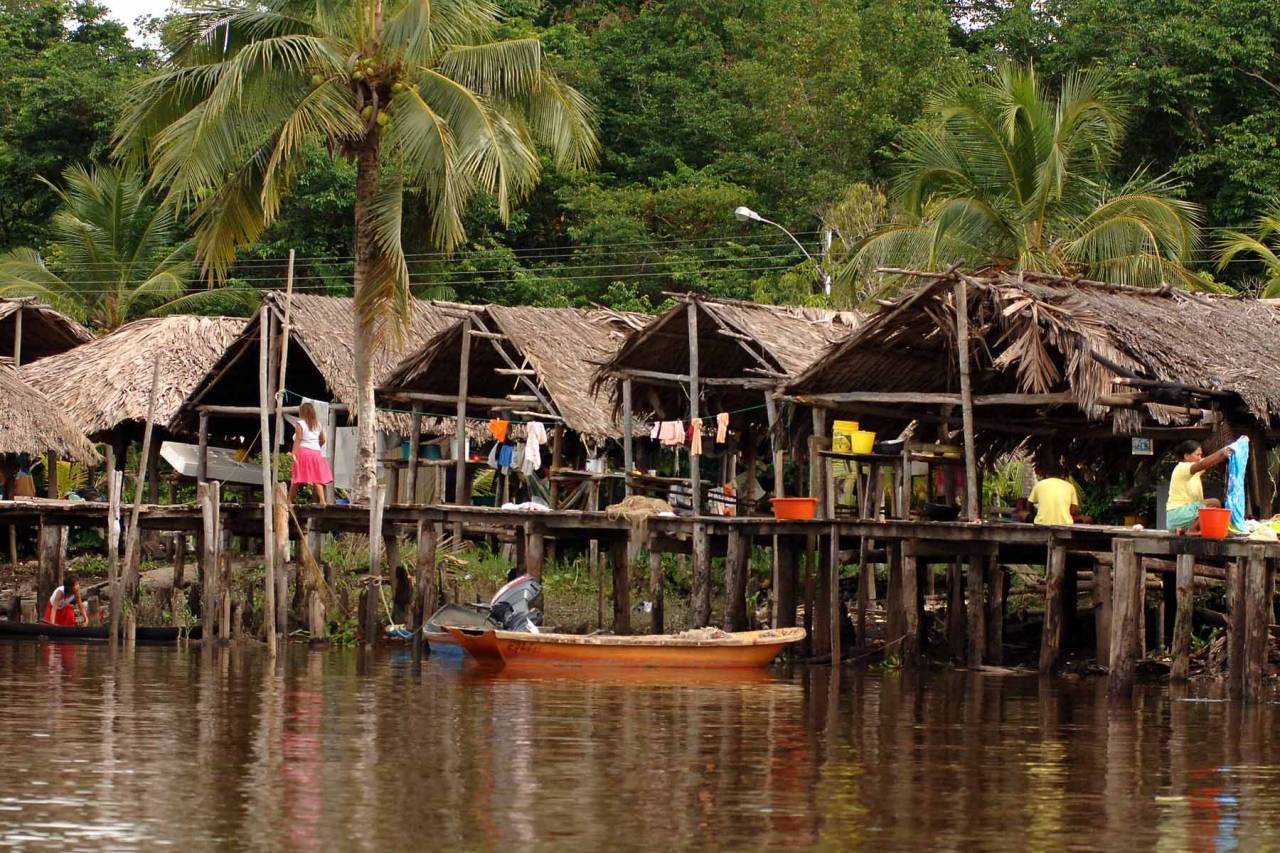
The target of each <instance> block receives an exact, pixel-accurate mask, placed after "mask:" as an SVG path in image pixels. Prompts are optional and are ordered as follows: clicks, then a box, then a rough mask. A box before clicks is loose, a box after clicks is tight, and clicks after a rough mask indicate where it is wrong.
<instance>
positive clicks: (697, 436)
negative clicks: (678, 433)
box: [689, 421, 702, 456]
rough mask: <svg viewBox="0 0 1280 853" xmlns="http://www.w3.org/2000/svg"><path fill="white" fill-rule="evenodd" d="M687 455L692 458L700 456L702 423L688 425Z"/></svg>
mask: <svg viewBox="0 0 1280 853" xmlns="http://www.w3.org/2000/svg"><path fill="white" fill-rule="evenodd" d="M689 453H690V455H692V456H701V455H702V421H694V422H693V423H691V424H689Z"/></svg>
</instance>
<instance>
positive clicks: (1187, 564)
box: [1169, 554, 1196, 681]
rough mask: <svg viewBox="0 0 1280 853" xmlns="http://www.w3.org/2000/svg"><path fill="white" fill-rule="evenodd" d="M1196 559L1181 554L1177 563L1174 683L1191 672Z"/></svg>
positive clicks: (1171, 674) (1184, 678)
mask: <svg viewBox="0 0 1280 853" xmlns="http://www.w3.org/2000/svg"><path fill="white" fill-rule="evenodd" d="M1195 573H1196V558H1195V557H1194V556H1193V555H1191V554H1179V555H1178V562H1177V575H1176V577H1177V615H1176V616H1175V618H1174V621H1173V642H1172V650H1173V667H1172V669H1171V670H1170V673H1169V674H1170V676H1171V677H1172V678H1173V680H1174V681H1185V680H1186V678H1187V676H1188V675H1189V674H1190V672H1191V633H1192V618H1193V616H1194V613H1195Z"/></svg>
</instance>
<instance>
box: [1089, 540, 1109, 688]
mask: <svg viewBox="0 0 1280 853" xmlns="http://www.w3.org/2000/svg"><path fill="white" fill-rule="evenodd" d="M1111 569H1112V564H1111V563H1108V562H1105V561H1102V562H1098V563H1096V564H1095V565H1094V567H1093V596H1094V602H1095V603H1094V610H1093V621H1094V630H1093V633H1094V643H1095V650H1094V661H1095V662H1096V663H1098V664H1109V663H1110V661H1111Z"/></svg>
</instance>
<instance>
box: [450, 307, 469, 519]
mask: <svg viewBox="0 0 1280 853" xmlns="http://www.w3.org/2000/svg"><path fill="white" fill-rule="evenodd" d="M470 375H471V315H470V314H468V315H467V316H466V317H464V318H463V320H462V346H461V348H460V350H459V356H458V408H457V412H456V413H455V417H456V418H457V423H456V425H455V427H454V431H453V440H454V444H455V445H456V449H455V451H454V454H455V455H454V459H455V460H456V461H455V462H454V469H453V470H454V476H455V477H456V480H455V482H454V489H453V502H454V503H456V504H458V505H459V506H463V505H466V504H468V503H470V502H471V499H470V492H469V490H468V489H467V383H468V381H469V379H470ZM459 533H460V529H459V530H458V532H456V533H455V536H457V535H458V534H459Z"/></svg>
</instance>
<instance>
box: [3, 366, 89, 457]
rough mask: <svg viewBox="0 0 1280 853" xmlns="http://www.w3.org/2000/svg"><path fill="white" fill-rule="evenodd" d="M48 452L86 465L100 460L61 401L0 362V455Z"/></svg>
mask: <svg viewBox="0 0 1280 853" xmlns="http://www.w3.org/2000/svg"><path fill="white" fill-rule="evenodd" d="M50 451H52V452H54V453H56V454H58V456H61V457H62V458H64V459H71V460H74V461H76V462H82V463H84V464H87V465H92V464H95V463H97V462H98V459H99V457H98V453H97V451H95V450H94V449H93V445H92V444H90V443H89V440H88V439H87V438H85V436H84V432H83V431H82V430H81V429H80V427H79V425H78V424H76V423H75V422H74V421H72V419H71V418H69V417H67V415H66V413H65V408H64V407H63V406H62V405H61V404H55V403H53V402H52V401H51V400H49V398H48V397H46V396H44V395H43V394H41V393H40V392H39V391H37V390H36V389H34V388H32V387H31V386H30V385H27V384H26V383H25V382H23V381H22V379H20V378H19V376H18V372H17V371H16V370H14V369H13V368H12V367H10V366H9V365H7V364H0V454H9V453H30V454H42V453H48V452H50Z"/></svg>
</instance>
